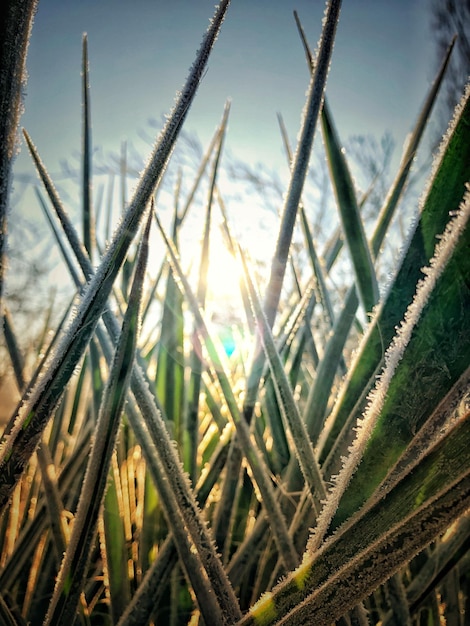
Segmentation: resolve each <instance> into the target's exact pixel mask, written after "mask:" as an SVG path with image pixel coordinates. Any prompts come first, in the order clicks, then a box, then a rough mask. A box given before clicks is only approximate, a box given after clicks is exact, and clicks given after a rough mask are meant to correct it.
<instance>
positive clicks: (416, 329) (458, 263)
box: [311, 191, 470, 550]
mask: <svg viewBox="0 0 470 626" xmlns="http://www.w3.org/2000/svg"><path fill="white" fill-rule="evenodd" d="M469 236H470V191H469V192H468V193H467V197H466V201H465V204H463V205H462V207H461V209H460V210H459V212H458V213H457V216H456V217H454V218H453V219H452V220H451V221H450V222H449V224H448V226H447V229H446V231H445V233H444V234H443V236H442V240H441V243H440V244H439V245H438V246H437V249H436V254H435V256H434V257H433V259H432V260H431V263H430V267H429V268H428V269H426V270H425V275H426V278H425V279H424V280H423V281H421V283H420V284H419V285H418V288H417V291H416V296H415V298H414V301H413V303H412V304H411V305H410V306H409V308H408V310H407V312H406V314H405V317H404V322H403V324H402V327H401V328H400V330H399V332H398V334H397V335H396V338H395V339H394V341H393V343H392V344H391V346H390V347H389V349H388V351H387V355H386V365H385V368H384V371H383V373H382V375H381V377H380V379H379V382H378V383H377V385H376V388H375V392H374V393H373V395H372V396H371V398H370V403H369V406H368V408H367V409H366V412H365V413H364V416H363V420H361V425H360V426H359V429H358V432H357V439H356V441H355V443H354V444H353V446H352V448H351V451H350V455H349V457H348V459H347V460H346V461H345V464H344V466H343V468H342V470H341V472H340V473H339V475H338V477H337V479H336V481H335V487H334V488H333V490H332V491H331V492H330V494H329V496H328V499H327V503H326V505H325V508H324V509H323V512H322V514H321V516H320V518H319V522H318V527H317V529H316V531H315V539H314V540H312V542H311V550H315V549H316V547H318V545H319V543H320V541H321V540H322V539H323V537H324V535H325V533H326V532H327V531H328V528H330V524H331V530H334V529H335V528H337V527H338V526H339V525H340V524H341V523H342V522H344V521H345V519H347V518H348V517H350V516H351V515H352V514H353V513H355V512H356V511H357V510H358V509H359V508H360V506H361V505H362V504H363V503H364V502H365V501H366V500H367V498H368V497H369V496H370V495H371V494H372V492H373V491H374V490H375V488H376V487H377V486H378V484H379V483H380V482H381V481H382V480H383V478H385V475H386V474H387V472H388V470H389V468H390V467H391V465H393V464H394V463H395V462H396V460H397V459H398V457H399V456H400V454H401V453H402V452H403V451H404V449H405V448H406V446H407V445H408V444H409V443H410V441H411V439H412V438H413V436H414V433H415V432H416V431H417V430H419V428H421V426H422V425H423V424H424V422H425V421H426V420H427V418H428V417H429V413H430V412H431V411H432V409H433V408H434V407H435V406H436V405H437V403H438V402H439V399H440V398H442V397H444V396H445V395H446V393H447V392H448V391H449V389H450V388H451V387H452V385H453V384H454V383H455V382H456V381H457V380H458V378H459V377H460V376H461V375H462V374H463V372H464V371H465V369H466V368H467V367H468V363H469V362H470V297H469V294H468V288H467V287H466V281H468V277H469V276H470V262H469V257H468V241H469ZM444 294H445V296H444ZM443 302H445V305H444V304H443ZM443 345H445V346H446V350H445V351H444V350H443V349H442V347H443ZM437 354H439V359H438V360H436V356H435V355H437ZM433 355H434V360H431V359H433ZM417 372H419V376H417ZM423 372H427V376H424V375H423ZM405 381H408V384H406V382H405ZM417 381H419V386H418V385H417ZM407 403H411V405H408V404H407ZM359 463H360V466H359V467H357V466H358V464H359ZM356 468H357V470H356ZM354 472H355V473H354ZM353 474H354V475H353Z"/></svg>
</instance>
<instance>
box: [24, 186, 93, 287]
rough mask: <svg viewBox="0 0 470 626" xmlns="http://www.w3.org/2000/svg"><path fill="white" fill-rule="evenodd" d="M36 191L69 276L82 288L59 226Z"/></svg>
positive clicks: (37, 190) (36, 189)
mask: <svg viewBox="0 0 470 626" xmlns="http://www.w3.org/2000/svg"><path fill="white" fill-rule="evenodd" d="M34 191H35V192H36V197H37V199H38V200H39V204H40V205H41V208H42V210H43V211H44V214H45V216H46V218H47V221H48V222H49V225H50V227H51V228H52V232H53V233H54V237H55V240H56V242H57V245H58V246H59V249H60V252H61V254H62V258H63V259H64V261H65V264H66V265H67V269H68V271H69V274H70V276H71V278H72V280H73V283H74V285H75V286H76V287H81V286H82V284H83V283H82V281H80V278H79V275H78V272H77V270H76V268H75V265H74V262H73V260H72V259H71V258H70V254H69V253H68V250H67V249H66V247H65V245H64V242H63V241H62V237H61V235H60V231H59V229H58V227H57V224H56V222H55V220H54V219H53V218H52V215H51V212H50V211H49V208H48V206H47V204H46V202H45V200H44V198H43V196H42V194H41V192H40V191H39V189H38V188H37V187H35V188H34Z"/></svg>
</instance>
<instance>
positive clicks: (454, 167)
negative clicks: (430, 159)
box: [320, 89, 470, 472]
mask: <svg viewBox="0 0 470 626" xmlns="http://www.w3.org/2000/svg"><path fill="white" fill-rule="evenodd" d="M469 128H470V89H468V90H467V93H466V95H465V96H464V97H463V99H462V102H461V105H460V107H459V109H458V111H457V112H456V115H455V118H454V121H453V122H452V124H451V126H450V128H449V131H448V134H447V137H446V140H445V142H444V143H443V145H442V147H441V152H440V155H439V157H438V159H437V160H436V162H435V165H434V172H433V175H432V177H431V178H430V181H429V185H428V189H427V192H426V194H425V196H424V198H423V200H422V208H421V214H420V218H419V222H418V223H417V225H416V227H415V229H414V231H413V233H412V235H411V237H410V242H409V245H408V248H407V251H406V254H405V255H404V257H403V260H402V262H401V266H400V268H399V269H398V271H397V273H396V277H395V279H394V281H393V285H392V286H391V287H390V289H389V291H388V293H387V295H386V296H385V300H384V303H383V305H382V307H381V311H380V313H378V315H377V318H376V319H375V320H374V322H373V323H372V326H371V327H370V328H369V332H368V333H367V336H366V338H365V340H364V341H363V343H362V345H361V347H360V350H359V352H358V355H357V357H356V360H355V362H354V364H353V366H352V367H351V370H350V372H349V375H348V378H347V380H346V383H345V385H344V387H343V389H342V391H341V394H340V397H339V398H338V402H337V404H336V406H335V409H334V414H333V416H332V420H331V428H330V431H329V433H328V436H327V438H325V440H324V441H323V443H322V450H321V455H320V459H321V462H322V463H323V462H324V461H325V459H326V457H327V455H329V457H330V458H329V461H328V465H329V466H330V467H332V468H335V467H336V468H337V467H338V459H339V457H340V456H341V455H342V454H344V450H345V449H346V448H347V446H348V445H349V443H350V442H347V441H346V443H345V444H342V440H343V437H341V440H340V438H339V434H340V432H342V433H344V434H346V433H347V430H348V429H349V425H350V422H351V420H354V419H355V418H356V416H357V412H356V411H354V407H356V405H357V403H358V401H359V399H360V397H361V395H362V394H363V392H364V389H366V390H367V391H368V390H369V389H370V386H371V385H372V384H373V376H374V375H375V373H377V370H378V369H379V368H380V366H381V364H382V363H383V351H384V348H383V346H384V345H385V346H386V345H388V344H389V343H390V341H391V340H392V337H393V335H394V333H395V327H396V326H397V325H398V324H399V323H400V321H401V319H403V315H404V312H405V310H406V307H407V306H408V305H409V303H410V302H411V300H412V298H413V295H414V285H416V283H417V282H418V280H419V279H420V278H421V276H422V274H421V269H420V268H422V267H423V266H425V265H427V263H428V262H429V259H430V257H431V255H432V253H433V249H434V245H435V242H436V237H439V236H440V235H441V233H442V231H443V230H444V228H445V225H446V223H447V220H448V216H449V213H450V212H452V211H455V209H456V207H458V206H459V203H460V202H461V200H462V198H463V195H464V192H465V184H466V182H467V180H468V167H467V165H466V164H467V163H468V162H470V132H469ZM367 381H370V383H369V384H368V382H367ZM361 406H363V403H362V404H361ZM359 408H360V407H359ZM332 471H333V472H334V471H337V469H336V470H335V469H333V470H332Z"/></svg>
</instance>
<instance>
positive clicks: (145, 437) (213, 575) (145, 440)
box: [54, 202, 238, 617]
mask: <svg viewBox="0 0 470 626" xmlns="http://www.w3.org/2000/svg"><path fill="white" fill-rule="evenodd" d="M54 206H55V208H56V209H57V206H59V202H55V204H54ZM60 217H61V221H62V223H63V224H64V225H65V226H66V228H64V230H65V232H66V233H67V236H68V238H69V241H72V240H75V241H76V242H78V243H79V239H78V235H77V234H76V232H75V230H74V228H73V225H72V224H71V223H70V221H69V219H68V217H67V215H66V214H65V212H64V211H62V214H61V216H60ZM69 235H70V236H69ZM74 252H75V254H76V256H77V259H78V261H79V264H80V266H81V268H82V271H83V272H84V274H85V275H87V276H91V275H92V274H93V269H92V267H91V264H90V261H89V259H88V258H87V256H86V254H85V253H84V252H83V249H82V247H81V246H80V245H78V246H77V245H75V246H74ZM103 318H104V321H105V324H106V327H107V330H108V332H109V334H110V336H111V338H112V339H113V340H114V341H116V340H117V336H118V330H117V322H116V319H115V318H114V317H113V316H112V315H111V314H110V313H109V311H105V312H104V314H103ZM100 330H101V329H100V327H99V326H98V327H97V334H98V337H99V340H100V343H101V346H102V348H103V350H104V352H105V354H107V355H108V356H107V358H108V360H110V359H111V356H110V354H111V350H110V347H109V342H108V341H107V338H106V337H105V336H104V335H103V334H102V333H101V332H100ZM134 370H135V368H134ZM131 387H132V390H133V393H134V394H135V397H136V399H137V400H138V403H139V407H140V409H141V412H142V415H143V416H144V420H147V425H148V427H149V432H147V431H146V430H145V429H144V428H142V423H141V420H142V418H141V416H140V414H139V413H138V412H137V411H135V412H132V413H130V420H131V426H132V428H133V430H134V432H135V433H136V435H137V436H138V438H139V442H140V444H141V445H142V447H143V449H144V450H145V456H146V459H147V461H148V462H151V463H152V464H151V471H152V477H153V479H154V481H155V482H156V484H157V487H158V491H159V493H160V494H161V496H162V500H163V501H164V503H165V511H166V514H167V515H168V516H169V520H170V523H171V527H172V528H173V532H174V533H175V535H176V536H177V545H178V551H179V552H180V556H181V560H182V562H183V563H184V564H185V566H186V569H187V573H188V576H189V579H190V580H191V582H192V585H193V587H194V589H195V591H196V595H197V597H198V600H199V601H200V602H201V604H202V605H204V607H205V610H206V611H211V610H212V612H213V613H214V614H218V612H219V608H218V607H217V606H216V605H215V606H214V605H213V600H212V599H211V598H212V597H213V593H212V591H210V590H209V596H207V594H208V588H207V584H205V583H204V581H202V580H201V578H200V576H199V572H200V571H201V568H202V567H203V568H204V569H205V570H206V571H207V572H208V574H209V578H210V580H211V582H212V583H213V586H214V589H216V595H217V597H219V598H221V602H223V607H224V608H223V610H224V612H225V614H226V615H227V616H229V617H230V616H237V615H238V608H237V603H236V599H235V596H234V594H233V592H232V591H231V590H230V588H228V587H227V585H228V581H227V579H226V576H225V575H224V573H223V570H221V566H220V562H219V559H218V558H217V556H216V554H215V550H213V549H211V547H212V544H211V538H210V536H208V533H207V529H206V527H205V524H204V523H203V522H202V520H201V519H200V514H199V513H198V510H197V507H196V505H195V502H194V501H193V499H192V497H191V495H190V493H189V491H188V485H187V482H186V481H185V478H184V476H183V475H182V472H181V467H180V465H179V462H178V460H177V459H176V455H175V452H174V449H173V446H172V444H171V442H170V440H169V437H168V432H167V430H166V427H165V424H164V423H163V421H162V418H161V415H160V413H159V412H158V410H157V408H156V407H155V399H154V397H153V396H152V395H151V394H150V391H149V383H148V381H147V380H146V378H145V376H144V374H143V371H142V370H141V369H140V368H137V370H135V371H134V372H133V376H132V381H131ZM149 437H150V438H151V439H153V444H152V442H151V441H150V439H149ZM153 445H155V446H156V447H157V449H158V450H159V453H160V455H161V459H156V458H155V452H154V451H153ZM165 477H167V478H168V480H169V481H170V482H171V485H172V487H171V488H170V487H169V484H168V480H167V479H166V478H165ZM174 494H181V495H180V498H179V499H175V495H174ZM185 526H187V528H188V529H189V531H190V533H191V537H192V539H193V541H194V544H195V546H196V547H197V552H196V553H195V552H194V549H193V546H192V545H190V544H189V543H188V537H187V530H186V527H185ZM201 560H202V565H201ZM195 577H196V578H195ZM210 594H212V595H210Z"/></svg>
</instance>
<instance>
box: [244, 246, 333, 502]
mask: <svg viewBox="0 0 470 626" xmlns="http://www.w3.org/2000/svg"><path fill="white" fill-rule="evenodd" d="M240 257H241V260H242V264H243V270H244V275H245V280H246V283H247V287H248V291H249V293H250V297H251V301H252V306H253V312H254V314H255V317H256V322H257V324H258V329H259V330H258V332H259V335H260V337H261V341H262V343H263V348H264V350H265V352H266V357H267V359H268V362H269V367H270V369H271V374H272V379H273V381H274V384H275V388H276V392H277V395H278V401H279V406H280V409H281V414H282V417H283V418H284V420H285V422H286V426H288V428H289V430H290V433H291V436H292V439H293V442H294V448H295V453H296V456H297V460H298V461H299V465H300V468H301V470H302V473H303V475H304V478H305V481H306V483H307V485H308V487H309V488H310V493H311V496H312V501H313V504H314V506H315V507H317V506H318V505H319V503H320V501H321V500H323V499H324V497H325V495H326V490H325V485H324V483H323V478H322V475H321V471H320V468H319V466H318V463H317V460H316V458H315V456H314V454H313V447H312V445H311V444H310V439H309V437H308V433H307V429H306V428H305V423H304V422H303V420H302V418H301V416H300V413H299V410H298V408H297V404H296V403H295V400H294V395H293V393H292V389H291V387H290V384H289V380H288V378H287V376H286V373H285V371H284V367H283V364H282V362H281V359H280V357H279V353H278V352H277V350H276V346H275V345H274V339H273V337H272V334H271V330H270V328H269V325H268V322H267V320H266V317H265V316H264V314H263V310H262V307H261V303H260V301H259V298H258V294H257V293H256V290H255V287H254V285H253V282H252V280H251V277H250V274H249V270H248V266H247V264H246V259H245V257H244V255H243V253H242V252H241V250H240Z"/></svg>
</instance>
